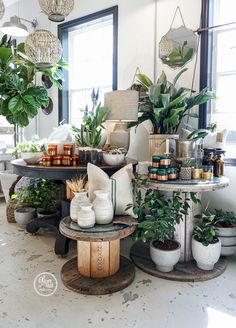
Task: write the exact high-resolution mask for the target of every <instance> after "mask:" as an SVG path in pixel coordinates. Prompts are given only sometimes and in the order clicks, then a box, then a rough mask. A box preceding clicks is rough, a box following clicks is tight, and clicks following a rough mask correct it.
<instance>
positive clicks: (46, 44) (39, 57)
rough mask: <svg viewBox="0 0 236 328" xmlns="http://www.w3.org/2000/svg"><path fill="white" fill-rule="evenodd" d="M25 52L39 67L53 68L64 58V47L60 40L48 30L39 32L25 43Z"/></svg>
mask: <svg viewBox="0 0 236 328" xmlns="http://www.w3.org/2000/svg"><path fill="white" fill-rule="evenodd" d="M25 52H26V55H27V56H28V57H29V59H30V60H31V61H32V62H33V63H35V65H36V66H38V67H51V66H53V64H55V63H57V62H58V61H59V60H60V59H61V56H62V46H61V42H60V41H59V39H58V38H56V37H55V36H54V35H53V34H52V33H51V32H49V31H47V30H37V31H35V32H34V33H32V34H30V35H29V36H28V37H27V39H26V42H25Z"/></svg>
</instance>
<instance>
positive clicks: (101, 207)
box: [93, 190, 114, 224]
mask: <svg viewBox="0 0 236 328" xmlns="http://www.w3.org/2000/svg"><path fill="white" fill-rule="evenodd" d="M94 194H95V196H96V198H95V200H94V202H93V208H94V212H95V216H96V223H97V224H108V223H110V222H111V221H112V219H113V216H114V210H113V205H112V201H111V199H110V196H109V193H108V192H106V191H103V190H96V191H95V192H94Z"/></svg>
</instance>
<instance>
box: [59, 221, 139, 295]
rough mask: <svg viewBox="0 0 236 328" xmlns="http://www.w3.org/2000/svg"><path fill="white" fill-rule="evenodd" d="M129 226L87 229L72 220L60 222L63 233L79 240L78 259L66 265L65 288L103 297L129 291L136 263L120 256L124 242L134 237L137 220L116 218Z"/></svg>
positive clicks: (110, 225) (108, 225) (101, 226)
mask: <svg viewBox="0 0 236 328" xmlns="http://www.w3.org/2000/svg"><path fill="white" fill-rule="evenodd" d="M115 219H116V220H119V222H127V224H125V223H124V224H120V223H119V224H113V223H111V224H106V225H95V226H94V227H93V228H89V229H83V228H80V227H79V226H78V224H77V223H75V222H73V221H72V220H71V219H70V217H66V218H64V219H62V221H61V222H60V232H61V234H63V235H64V236H66V237H68V238H70V239H74V240H77V254H78V256H77V258H74V259H72V260H70V261H68V262H67V263H65V264H64V266H63V267H62V270H61V278H62V281H63V283H64V285H65V286H66V287H67V288H69V289H70V290H73V291H75V292H78V293H83V294H90V295H102V294H109V293H113V292H116V291H118V290H121V289H124V288H125V287H127V286H128V285H129V284H130V283H131V282H132V281H133V279H134V266H133V264H132V262H131V261H130V260H129V259H127V258H125V257H123V256H121V255H120V240H121V239H122V238H125V237H127V236H129V235H131V234H132V233H133V232H134V230H135V227H136V220H135V219H133V218H131V217H129V216H128V217H116V218H115Z"/></svg>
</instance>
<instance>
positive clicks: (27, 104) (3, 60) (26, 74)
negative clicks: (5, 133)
mask: <svg viewBox="0 0 236 328" xmlns="http://www.w3.org/2000/svg"><path fill="white" fill-rule="evenodd" d="M62 67H65V68H66V63H65V62H64V60H61V61H59V62H58V63H57V64H56V65H55V66H54V67H52V68H50V69H41V68H40V69H39V68H37V67H36V66H35V64H34V63H32V62H30V61H29V60H28V58H27V57H26V55H25V53H24V44H23V43H21V44H19V45H18V47H17V49H16V51H15V53H14V54H13V52H12V49H11V40H10V39H9V40H7V37H6V36H3V38H2V40H1V41H0V115H3V116H5V117H6V119H7V121H8V122H9V123H10V124H17V125H19V126H20V127H26V126H27V125H28V124H29V120H30V119H32V118H34V117H35V116H36V115H37V114H38V110H39V109H40V108H41V107H42V106H43V107H47V106H48V102H49V97H48V93H47V90H46V89H45V88H44V87H42V86H37V85H36V84H35V82H34V79H35V75H36V73H37V72H43V73H44V74H46V75H47V76H49V78H50V79H51V81H52V82H53V83H54V84H55V85H56V86H57V87H59V88H61V83H60V80H62V78H63V76H62V73H61V69H62Z"/></svg>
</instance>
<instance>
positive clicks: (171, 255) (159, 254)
mask: <svg viewBox="0 0 236 328" xmlns="http://www.w3.org/2000/svg"><path fill="white" fill-rule="evenodd" d="M154 242H155V240H154V241H152V242H151V244H150V256H151V259H152V261H153V262H154V263H155V264H156V269H157V270H158V271H161V272H170V271H172V270H173V269H174V265H175V264H176V263H177V262H178V261H179V259H180V247H181V245H180V243H179V242H177V241H175V242H176V244H177V245H178V248H176V249H174V250H163V249H159V248H156V247H154V245H153V243H154Z"/></svg>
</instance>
